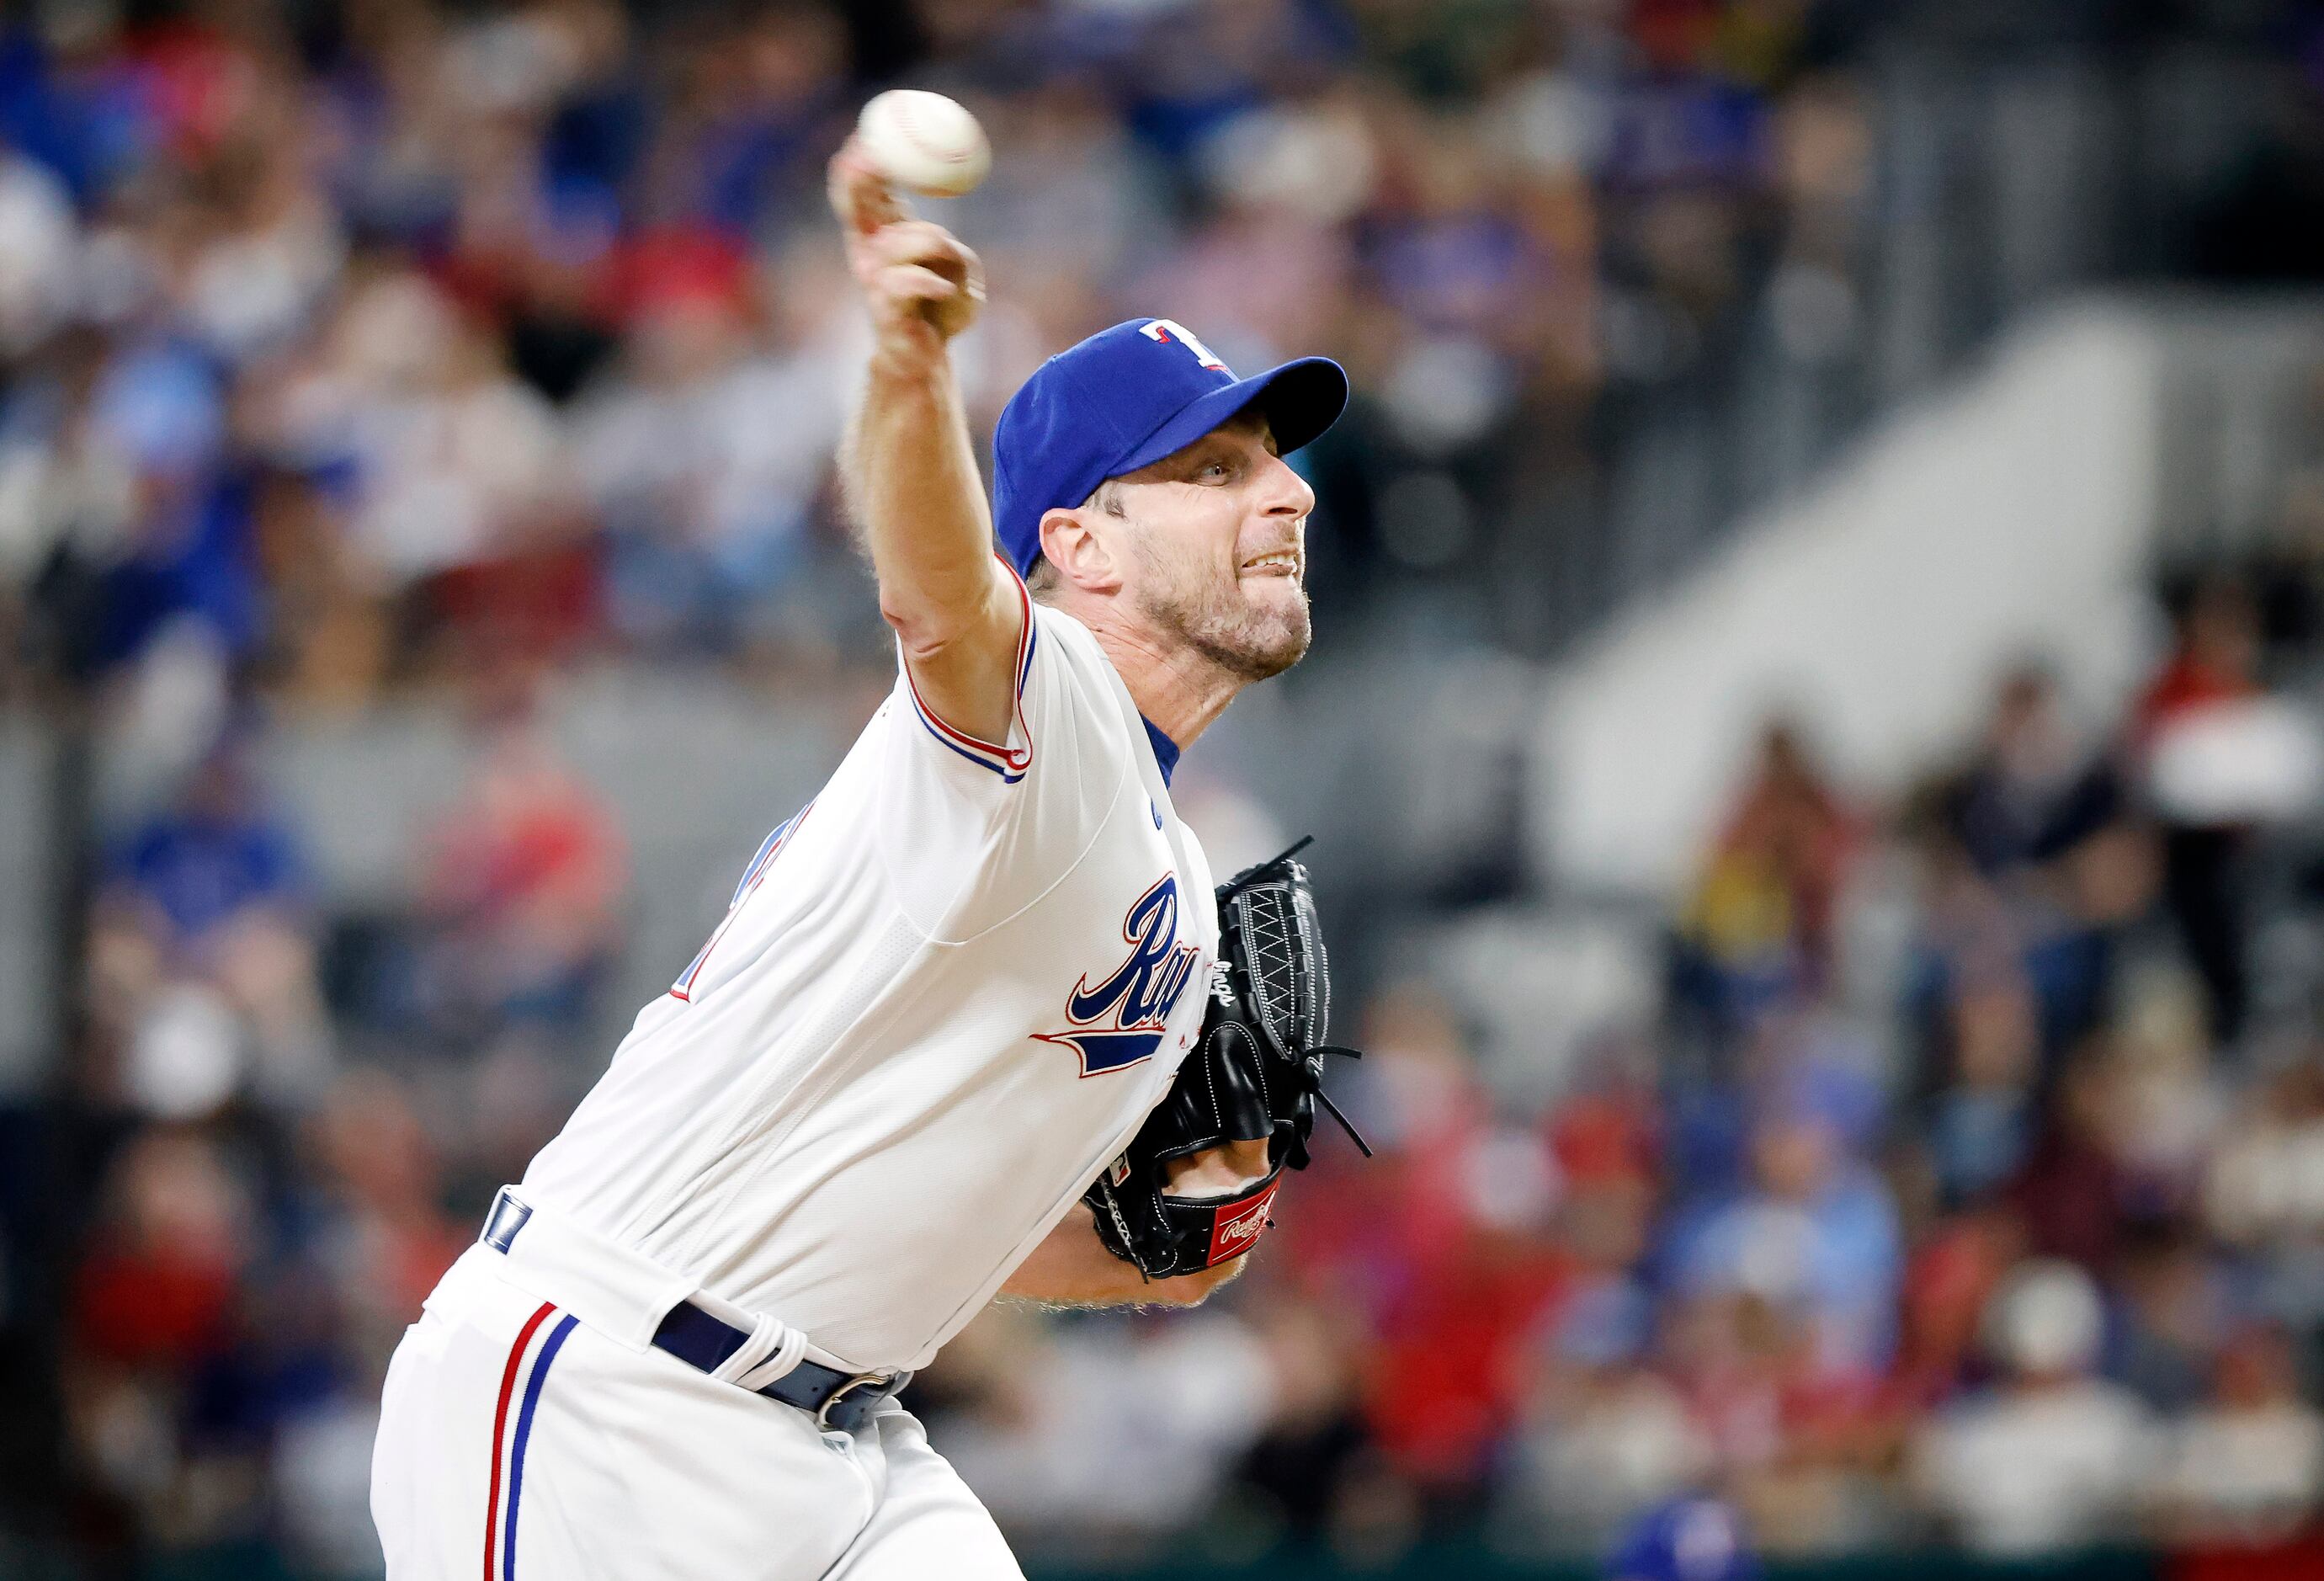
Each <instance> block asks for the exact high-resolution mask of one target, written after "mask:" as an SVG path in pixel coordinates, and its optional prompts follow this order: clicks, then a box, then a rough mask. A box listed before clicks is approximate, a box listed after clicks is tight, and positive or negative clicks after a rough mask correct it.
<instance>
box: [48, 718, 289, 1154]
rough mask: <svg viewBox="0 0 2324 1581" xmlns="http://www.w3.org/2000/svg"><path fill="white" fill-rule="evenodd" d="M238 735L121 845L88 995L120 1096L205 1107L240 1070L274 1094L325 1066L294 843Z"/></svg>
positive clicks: (100, 908)
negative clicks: (107, 1038)
mask: <svg viewBox="0 0 2324 1581" xmlns="http://www.w3.org/2000/svg"><path fill="white" fill-rule="evenodd" d="M310 908H311V899H310V897H309V893H308V892H307V885H306V875H305V873H304V868H303V864H302V861H301V858H300V853H299V848H298V844H297V842H296V840H295V838H294V837H293V836H292V833H291V829H290V828H289V827H287V825H286V824H285V823H284V822H283V820H282V818H281V815H280V814H279V813H277V812H276V811H274V810H273V809H271V808H270V807H268V806H267V805H266V803H265V802H264V801H263V800H262V798H261V796H260V794H259V791H258V790H257V787H256V785H255V783H254V779H253V776H252V773H251V771H250V768H249V766H248V765H247V764H246V763H244V748H243V746H242V745H241V744H240V743H239V742H235V741H229V742H228V743H227V744H225V745H223V746H221V747H219V748H218V749H217V750H216V751H215V752H213V753H212V754H211V755H210V756H209V758H208V760H206V761H205V762H204V763H202V764H201V766H200V767H199V768H198V769H197V770H196V771H195V772H194V773H193V774H192V775H191V776H189V779H188V781H187V782H186V785H185V787H184V788H183V789H182V790H180V792H179V794H178V795H177V797H176V798H175V799H174V800H173V801H172V803H171V806H170V807H169V808H168V809H165V810H164V811H163V812H161V814H160V815H158V816H157V817H155V818H153V819H152V820H151V821H150V822H148V823H147V824H146V825H145V826H144V827H143V828H140V829H138V830H136V831H135V832H134V833H133V834H132V835H131V836H130V837H128V838H127V839H125V840H124V841H123V842H122V843H121V845H120V846H118V847H117V848H116V849H115V852H114V854H113V855H112V857H111V859H110V861H109V863H108V868H107V874H106V882H105V885H104V889H103V891H102V892H101V894H100V896H99V900H98V903H97V918H96V921H95V924H94V927H93V929H92V931H91V937H90V941H89V973H90V993H91V1003H92V1006H93V1009H94V1011H95V1013H96V1016H97V1020H98V1022H99V1024H100V1025H102V1026H104V1027H105V1028H106V1029H107V1030H108V1031H110V1032H111V1033H112V1034H113V1035H114V1036H115V1037H116V1038H118V1039H120V1040H122V1041H123V1044H124V1057H123V1068H122V1071H121V1081H122V1085H123V1088H124V1096H126V1097H127V1098H128V1099H129V1100H130V1101H131V1102H133V1103H134V1104H136V1105H139V1106H141V1107H143V1108H145V1109H146V1110H148V1111H149V1112H152V1113H154V1114H161V1115H164V1116H171V1117H186V1116H195V1115H199V1114H206V1113H208V1111H210V1110H212V1109H215V1108H216V1107H217V1106H218V1105H221V1104H223V1103H225V1102H226V1100H227V1099H228V1098H229V1097H231V1096H234V1095H235V1093H236V1092H237V1091H238V1090H240V1088H241V1087H242V1086H244V1082H245V1080H246V1081H247V1082H248V1084H249V1085H250V1086H251V1087H252V1089H253V1090H254V1092H255V1093H256V1094H257V1095H258V1096H260V1097H262V1098H263V1099H265V1100H267V1101H269V1102H272V1103H277V1104H303V1103H305V1102H308V1101H311V1100H312V1099H313V1098H314V1097H315V1096H317V1095H318V1092H319V1091H320V1089H321V1086H322V1085H323V1084H324V1083H326V1082H327V1080H328V1079H329V1076H330V1064H331V1031H330V1025H329V1022H328V1021H327V1018H326V1016H325V1013H324V1009H323V1003H322V996H321V993H320V990H319V988H318V985H317V981H316V975H315V949H314V940H313V928H314V921H313V918H312V916H311V910H310Z"/></svg>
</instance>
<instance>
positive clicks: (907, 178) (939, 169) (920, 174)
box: [855, 88, 992, 198]
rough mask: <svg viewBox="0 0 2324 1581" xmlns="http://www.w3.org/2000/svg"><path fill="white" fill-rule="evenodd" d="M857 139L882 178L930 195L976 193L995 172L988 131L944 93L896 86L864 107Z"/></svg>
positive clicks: (951, 196) (951, 195) (857, 123)
mask: <svg viewBox="0 0 2324 1581" xmlns="http://www.w3.org/2000/svg"><path fill="white" fill-rule="evenodd" d="M855 136H856V140H857V142H859V143H862V148H863V152H864V153H865V154H866V155H868V156H869V157H870V158H871V162H872V163H873V164H875V165H877V166H878V167H879V169H880V172H881V174H882V175H884V176H886V177H887V178H888V179H889V180H891V181H893V182H895V183H896V184H897V185H899V186H901V187H908V188H910V189H911V190H913V191H915V192H918V193H921V194H922V195H924V196H926V197H930V198H957V197H959V196H960V195H961V194H962V193H964V192H970V191H973V190H975V188H976V184H977V183H978V182H979V181H982V180H984V172H985V171H989V170H991V168H992V145H991V143H987V142H986V141H985V140H984V128H983V127H982V126H980V125H977V124H976V117H975V116H972V115H970V114H969V113H968V111H967V110H966V109H965V108H964V107H963V106H960V105H959V104H956V103H954V101H953V100H951V99H948V98H946V97H945V96H944V95H942V94H940V93H926V92H923V91H921V90H920V89H918V88H890V89H889V90H888V91H887V92H886V93H883V94H881V95H879V96H878V97H874V98H873V99H872V100H871V103H869V104H867V105H865V106H863V114H862V116H861V117H860V118H859V119H858V120H857V121H856V123H855Z"/></svg>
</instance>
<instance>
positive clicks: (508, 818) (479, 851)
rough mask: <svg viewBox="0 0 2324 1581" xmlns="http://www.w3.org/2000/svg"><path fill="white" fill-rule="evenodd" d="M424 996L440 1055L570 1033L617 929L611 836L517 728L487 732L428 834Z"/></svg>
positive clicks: (543, 751)
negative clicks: (464, 782)
mask: <svg viewBox="0 0 2324 1581" xmlns="http://www.w3.org/2000/svg"><path fill="white" fill-rule="evenodd" d="M428 847H429V864H428V868H427V872H426V874H425V877H424V879H423V883H422V888H421V894H420V914H421V916H422V918H423V920H424V921H425V925H426V929H427V933H428V941H427V944H426V946H425V952H424V954H425V958H424V963H423V968H422V970H423V981H424V985H425V986H424V989H423V994H424V996H425V999H426V1001H427V1003H428V1007H429V1015H430V1018H431V1020H432V1022H433V1023H434V1025H435V1026H436V1028H437V1029H438V1034H439V1035H440V1036H442V1037H443V1038H444V1039H445V1040H447V1044H448V1045H449V1046H452V1047H456V1048H457V1047H469V1048H479V1047H486V1046H489V1045H490V1044H491V1043H492V1042H493V1040H495V1039H496V1038H497V1037H498V1036H499V1035H500V1034H502V1033H503V1031H512V1030H521V1029H524V1028H528V1027H530V1028H535V1029H539V1030H544V1031H558V1030H563V1029H570V1028H572V1027H573V1026H575V1025H576V1024H577V1023H578V1022H579V1021H580V1019H581V1018H582V1016H583V1015H584V1014H585V1013H586V1012H587V1010H588V1008H589V995H590V994H591V991H592V990H593V989H594V988H595V985H596V983H597V981H598V978H599V975H600V974H601V972H602V971H603V969H604V966H605V964H606V961H607V959H608V955H609V952H610V951H611V949H612V948H613V945H614V944H615V943H616V941H617V939H618V938H619V933H620V927H621V915H620V911H619V908H620V905H621V901H622V893H623V890H624V888H625V885H626V883H627V880H628V861H627V855H626V853H625V851H624V849H623V846H622V838H621V835H620V832H619V831H618V829H617V828H616V827H614V824H613V818H611V816H610V815H609V814H608V813H607V812H606V810H605V809H604V806H603V805H602V804H601V803H600V802H599V800H597V798H596V797H595V795H594V794H593V793H592V792H591V791H590V790H588V788H587V787H586V786H585V785H583V784H582V783H581V781H578V780H576V778H574V776H573V775H572V773H571V772H569V771H567V769H566V768H565V767H564V765H563V764H562V763H559V762H558V758H557V756H556V754H555V753H554V752H553V751H552V750H551V749H550V747H549V744H548V743H547V742H546V741H545V740H544V739H543V738H542V737H541V735H540V734H539V730H538V729H537V728H536V727H535V726H531V725H530V724H528V723H525V722H523V721H521V720H514V721H507V722H503V723H501V724H498V725H496V726H493V727H492V728H491V729H490V731H489V733H488V735H487V736H486V738H485V740H484V751H483V752H482V754H481V755H480V757H479V759H478V762H477V768H476V773H475V778H474V780H472V781H471V782H470V783H469V785H468V787H467V789H466V790H465V791H464V792H463V794H462V796H461V799H460V800H459V801H458V802H457V804H456V805H455V806H454V807H453V808H452V809H451V810H449V811H447V813H445V814H444V815H443V817H442V818H440V819H439V820H438V823H437V825H436V827H435V828H434V829H433V830H432V831H431V832H430V834H429V839H428Z"/></svg>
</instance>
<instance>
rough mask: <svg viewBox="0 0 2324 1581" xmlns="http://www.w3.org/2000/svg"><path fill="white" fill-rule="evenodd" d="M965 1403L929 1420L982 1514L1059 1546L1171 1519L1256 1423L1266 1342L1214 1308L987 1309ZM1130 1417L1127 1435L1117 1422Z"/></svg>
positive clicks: (1159, 1528)
mask: <svg viewBox="0 0 2324 1581" xmlns="http://www.w3.org/2000/svg"><path fill="white" fill-rule="evenodd" d="M979 1324H980V1326H989V1327H993V1328H996V1329H1000V1330H1001V1331H1002V1337H998V1338H991V1339H988V1341H987V1342H986V1345H987V1347H988V1364H991V1355H990V1347H992V1346H998V1347H999V1348H1000V1350H1001V1357H1000V1359H999V1360H998V1363H997V1365H993V1366H992V1371H991V1375H990V1376H989V1377H988V1378H987V1379H986V1381H985V1382H984V1383H983V1385H982V1389H981V1391H980V1398H979V1401H978V1403H977V1404H976V1405H975V1406H974V1407H973V1408H972V1409H970V1410H964V1411H955V1412H953V1413H949V1414H948V1415H947V1416H946V1417H945V1418H944V1419H942V1425H941V1426H940V1427H939V1428H937V1429H936V1430H937V1431H940V1432H942V1433H943V1434H944V1439H945V1455H946V1456H948V1457H949V1458H950V1459H951V1460H952V1461H953V1463H954V1465H957V1466H958V1467H959V1468H960V1472H961V1475H963V1476H964V1477H965V1478H966V1479H967V1480H968V1481H969V1483H970V1484H971V1485H972V1486H973V1487H974V1488H975V1489H976V1490H977V1492H978V1495H979V1497H981V1498H982V1500H983V1501H984V1502H985V1505H986V1507H987V1508H989V1509H991V1511H992V1512H993V1514H994V1516H995V1517H996V1518H998V1519H1000V1520H1001V1521H1007V1522H1009V1523H1010V1525H1011V1527H1012V1528H1013V1529H1015V1530H1019V1531H1023V1532H1025V1533H1027V1534H1028V1536H1030V1537H1031V1538H1032V1539H1034V1541H1035V1542H1036V1544H1039V1543H1041V1542H1042V1541H1044V1540H1047V1541H1048V1542H1051V1543H1062V1544H1065V1545H1067V1546H1072V1545H1075V1544H1087V1543H1088V1542H1090V1541H1091V1540H1092V1539H1097V1540H1099V1541H1111V1542H1114V1543H1119V1542H1120V1541H1122V1540H1123V1539H1138V1538H1141V1537H1152V1536H1155V1535H1158V1534H1161V1533H1166V1532H1171V1531H1176V1530H1184V1529H1185V1528H1186V1527H1189V1526H1191V1525H1192V1524H1193V1523H1194V1521H1195V1519H1196V1517H1198V1516H1199V1515H1200V1514H1201V1513H1202V1512H1203V1511H1204V1510H1206V1509H1207V1508H1208V1507H1209V1505H1210V1503H1211V1502H1212V1501H1213V1499H1215V1498H1216V1497H1217V1495H1218V1493H1219V1485H1220V1482H1221V1479H1222V1474H1223V1473H1224V1471H1225V1469H1226V1468H1227V1466H1229V1465H1231V1464H1233V1462H1234V1461H1235V1460H1236V1459H1238V1458H1240V1456H1242V1455H1243V1454H1244V1453H1245V1452H1247V1451H1248V1450H1250V1447H1252V1445H1253V1444H1255V1443H1256V1442H1257V1441H1258V1439H1259V1435H1260V1433H1261V1431H1262V1430H1263V1429H1264V1428H1265V1425H1266V1422H1267V1419H1268V1410H1269V1406H1270V1401H1271V1399H1272V1396H1273V1391H1274V1385H1273V1383H1272V1381H1271V1378H1270V1374H1269V1372H1268V1353H1267V1351H1266V1349H1265V1348H1264V1347H1263V1346H1262V1345H1260V1343H1259V1339H1258V1337H1257V1336H1255V1335H1254V1334H1253V1333H1252V1332H1251V1331H1250V1328H1249V1327H1247V1326H1246V1325H1245V1324H1244V1323H1242V1321H1241V1320H1240V1319H1239V1318H1235V1317H1233V1316H1232V1315H1231V1314H1230V1313H1228V1312H1226V1311H1224V1310H1209V1309H1205V1310H1203V1311H1200V1312H1193V1313H1159V1312H1157V1313H1151V1314H1124V1315H1106V1316H1102V1317H1092V1318H1084V1319H1082V1320H1079V1321H1075V1322H1074V1323H1071V1324H1069V1325H1065V1326H1060V1327H1053V1328H1048V1329H1044V1328H1043V1327H1042V1326H1041V1325H1040V1324H1039V1323H1038V1322H1037V1320H1034V1319H1033V1318H1030V1316H1029V1315H1028V1314H1027V1313H1024V1312H1022V1311H1019V1310H1017V1309H1014V1308H1009V1307H1005V1306H1004V1307H1001V1308H995V1309H994V1310H993V1311H991V1312H990V1313H988V1314H986V1315H985V1316H984V1317H983V1318H980V1319H979ZM1130 1422H1135V1423H1137V1424H1138V1429H1137V1430H1136V1431H1135V1432H1123V1431H1122V1430H1121V1426H1122V1424H1125V1423H1130Z"/></svg>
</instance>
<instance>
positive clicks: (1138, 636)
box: [1061, 599, 1246, 747]
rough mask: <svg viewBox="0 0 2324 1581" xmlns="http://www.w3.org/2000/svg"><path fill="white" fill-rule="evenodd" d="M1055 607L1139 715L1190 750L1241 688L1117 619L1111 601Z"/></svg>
mask: <svg viewBox="0 0 2324 1581" xmlns="http://www.w3.org/2000/svg"><path fill="white" fill-rule="evenodd" d="M1061 607H1063V608H1064V609H1065V613H1066V614H1068V615H1072V616H1073V617H1074V619H1075V620H1078V621H1080V622H1081V623H1082V624H1084V625H1085V626H1087V627H1088V628H1089V630H1090V634H1091V635H1092V636H1094V637H1095V638H1096V639H1097V645H1098V646H1099V647H1100V648H1102V649H1103V650H1104V651H1105V656H1106V658H1107V659H1108V660H1110V661H1112V664H1113V668H1114V671H1115V673H1117V674H1118V675H1120V677H1121V683H1122V685H1124V686H1126V687H1128V688H1129V689H1130V701H1132V702H1134V703H1136V704H1137V705H1138V711H1139V713H1141V714H1143V715H1145V716H1146V717H1147V718H1148V720H1149V721H1150V722H1151V723H1152V724H1153V726H1154V727H1155V728H1156V729H1157V730H1159V731H1161V732H1162V734H1163V735H1167V736H1168V737H1169V738H1170V739H1171V740H1172V741H1175V742H1176V743H1177V744H1179V746H1181V747H1187V746H1192V745H1193V744H1194V738H1195V737H1197V736H1199V735H1202V733H1203V731H1205V730H1208V729H1209V728H1210V727H1211V726H1212V724H1213V722H1214V721H1216V720H1217V718H1218V717H1219V716H1220V715H1221V714H1223V713H1225V712H1226V711H1227V705H1228V704H1229V703H1231V702H1232V701H1234V699H1235V694H1236V693H1237V692H1240V690H1242V689H1243V687H1244V685H1245V684H1246V683H1245V682H1244V680H1242V678H1241V677H1240V676H1238V675H1233V674H1231V673H1230V672H1228V671H1227V670H1222V669H1221V668H1220V667H1219V666H1218V665H1217V664H1215V663H1213V662H1212V661H1210V660H1208V659H1205V658H1203V656H1202V655H1201V654H1200V653H1197V652H1194V649H1192V648H1191V647H1189V646H1187V645H1186V644H1185V643H1163V642H1161V641H1159V640H1157V637H1156V634H1155V633H1153V632H1151V631H1149V630H1147V629H1145V628H1143V627H1141V626H1138V625H1134V624H1130V623H1129V622H1126V621H1124V620H1122V619H1121V618H1120V615H1119V614H1118V613H1117V610H1116V606H1115V605H1114V604H1113V602H1112V601H1111V600H1103V601H1101V600H1095V599H1093V600H1087V601H1083V600H1073V601H1071V602H1063V603H1061Z"/></svg>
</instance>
